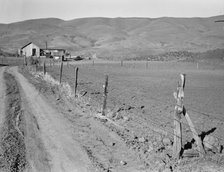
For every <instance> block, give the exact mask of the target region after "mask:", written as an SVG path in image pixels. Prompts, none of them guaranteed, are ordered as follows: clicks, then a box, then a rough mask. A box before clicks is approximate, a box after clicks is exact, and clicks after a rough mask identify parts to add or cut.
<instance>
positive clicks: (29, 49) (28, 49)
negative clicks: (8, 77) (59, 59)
mask: <svg viewBox="0 0 224 172" xmlns="http://www.w3.org/2000/svg"><path fill="white" fill-rule="evenodd" d="M19 55H20V56H26V57H30V56H36V57H40V48H39V47H38V46H37V45H35V44H34V43H32V42H30V43H28V44H26V45H24V46H23V47H22V48H21V49H20V50H19Z"/></svg>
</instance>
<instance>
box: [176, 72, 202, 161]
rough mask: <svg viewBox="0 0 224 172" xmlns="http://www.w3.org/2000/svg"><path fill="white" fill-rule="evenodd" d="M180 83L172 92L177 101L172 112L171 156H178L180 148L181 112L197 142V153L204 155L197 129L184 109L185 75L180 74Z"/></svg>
mask: <svg viewBox="0 0 224 172" xmlns="http://www.w3.org/2000/svg"><path fill="white" fill-rule="evenodd" d="M180 76H181V83H178V88H177V92H175V93H174V97H175V99H176V101H177V104H176V106H175V113H174V145H173V156H174V157H175V158H177V159H179V158H180V153H181V149H182V131H181V122H180V119H181V115H182V114H183V115H184V116H185V118H186V120H187V123H188V125H189V127H190V129H191V132H192V134H193V137H194V140H195V142H196V144H197V150H198V152H199V155H200V156H201V157H203V156H204V155H205V150H204V148H203V145H202V141H201V139H200V138H199V136H198V134H197V131H196V129H195V127H194V124H193V122H192V121H191V119H190V116H189V115H188V113H187V112H186V109H185V107H184V104H183V99H184V87H185V82H186V75H185V74H181V75H180Z"/></svg>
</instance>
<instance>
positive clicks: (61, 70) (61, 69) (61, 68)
mask: <svg viewBox="0 0 224 172" xmlns="http://www.w3.org/2000/svg"><path fill="white" fill-rule="evenodd" d="M62 72H63V61H61V67H60V79H59V82H60V84H61V79H62Z"/></svg>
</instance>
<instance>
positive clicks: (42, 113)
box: [11, 68, 93, 172]
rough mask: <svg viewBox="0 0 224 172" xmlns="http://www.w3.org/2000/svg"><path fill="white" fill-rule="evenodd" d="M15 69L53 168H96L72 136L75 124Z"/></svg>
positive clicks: (14, 72) (72, 169) (13, 69)
mask: <svg viewBox="0 0 224 172" xmlns="http://www.w3.org/2000/svg"><path fill="white" fill-rule="evenodd" d="M11 69H12V70H11V71H12V73H13V74H14V75H15V76H16V78H17V81H18V83H19V84H20V86H21V88H22V90H23V94H24V95H23V96H24V97H25V98H26V100H27V105H26V106H28V107H29V108H30V110H31V112H32V114H33V115H34V116H35V118H36V120H37V122H38V125H39V129H40V132H41V140H42V141H43V144H44V147H45V148H46V151H47V153H48V155H49V156H48V163H49V164H50V168H51V171H54V172H57V171H65V172H73V171H74V172H75V171H77V172H80V171H82V172H85V171H93V169H92V165H91V162H90V160H89V158H88V156H87V154H86V153H85V151H84V150H83V149H82V148H81V147H80V145H79V144H78V143H77V142H76V141H75V140H73V139H72V137H71V130H70V127H71V126H70V125H68V123H65V121H64V120H63V119H62V115H61V114H59V113H58V112H57V111H56V110H55V109H53V108H52V107H51V106H49V104H48V102H47V101H46V100H45V99H44V98H43V97H42V96H41V95H40V94H39V93H38V91H37V90H36V89H35V88H34V87H33V86H32V85H31V84H30V83H28V81H27V80H26V79H25V78H24V77H23V76H22V75H21V74H20V73H18V72H17V68H11Z"/></svg>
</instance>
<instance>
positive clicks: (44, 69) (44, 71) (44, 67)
mask: <svg viewBox="0 0 224 172" xmlns="http://www.w3.org/2000/svg"><path fill="white" fill-rule="evenodd" d="M43 73H44V75H45V74H46V64H45V61H44V63H43Z"/></svg>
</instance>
